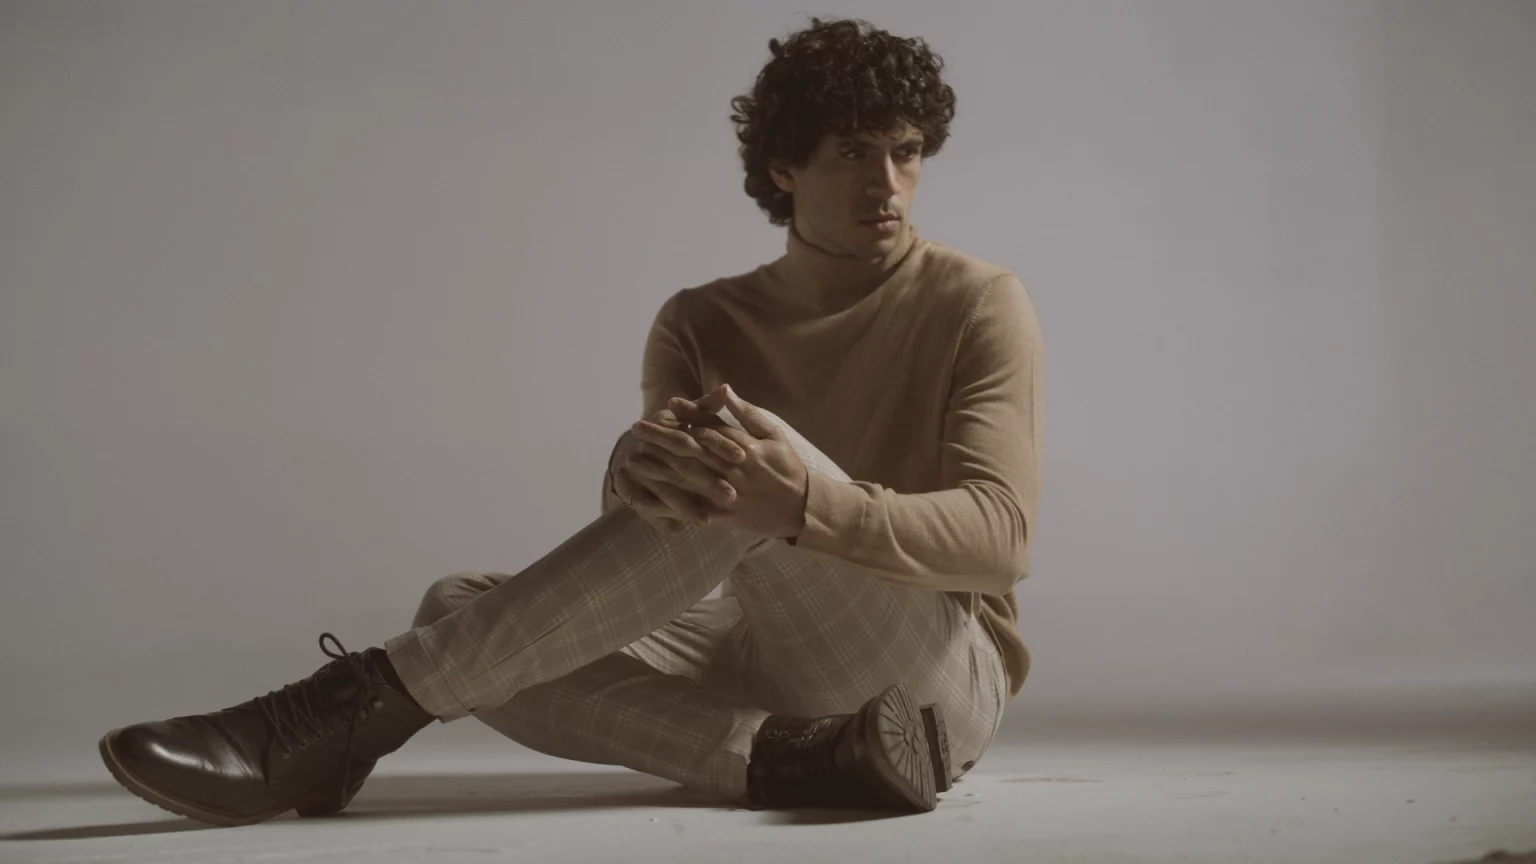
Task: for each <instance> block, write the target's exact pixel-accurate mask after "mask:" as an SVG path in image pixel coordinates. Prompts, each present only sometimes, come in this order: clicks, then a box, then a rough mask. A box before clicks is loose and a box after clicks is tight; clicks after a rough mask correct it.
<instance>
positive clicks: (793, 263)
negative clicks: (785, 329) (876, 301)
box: [780, 222, 918, 311]
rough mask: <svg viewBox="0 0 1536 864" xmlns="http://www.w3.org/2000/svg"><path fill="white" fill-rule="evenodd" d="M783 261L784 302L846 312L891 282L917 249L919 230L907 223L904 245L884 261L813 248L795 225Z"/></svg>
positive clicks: (900, 245)
mask: <svg viewBox="0 0 1536 864" xmlns="http://www.w3.org/2000/svg"><path fill="white" fill-rule="evenodd" d="M787 235H788V236H787V239H786V241H785V255H784V258H783V259H781V261H780V263H781V265H782V270H781V272H782V274H783V276H784V280H783V284H782V285H781V290H783V291H785V292H787V293H788V294H789V295H790V296H786V297H783V299H784V300H787V301H789V302H790V303H792V304H794V305H796V306H803V307H809V308H813V309H817V310H822V311H835V310H840V309H844V308H847V307H848V306H851V305H853V304H855V303H857V302H858V301H859V300H862V299H863V298H864V297H866V296H868V295H869V293H870V292H872V291H874V290H875V289H876V288H878V287H880V286H881V285H882V284H884V283H885V282H886V281H887V280H889V279H890V277H891V276H892V274H893V273H894V272H895V271H896V268H897V267H898V266H900V265H901V263H902V262H903V261H905V260H906V259H907V257H908V254H909V253H910V252H911V251H912V250H913V249H914V248H916V246H917V242H918V237H917V228H916V227H914V226H913V225H912V223H910V222H908V223H906V226H905V233H903V235H902V238H901V242H899V243H897V244H896V245H895V246H894V247H892V249H891V251H890V252H889V253H887V254H886V255H884V256H883V257H881V258H858V257H854V256H852V255H837V254H833V253H831V252H827V251H825V250H823V249H820V248H818V247H816V246H813V245H811V243H810V242H809V241H807V240H806V239H805V238H804V237H801V236H800V232H799V231H797V230H795V225H794V223H793V222H791V223H790V224H789V229H788V231H787Z"/></svg>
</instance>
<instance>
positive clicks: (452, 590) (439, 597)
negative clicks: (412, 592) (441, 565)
mask: <svg viewBox="0 0 1536 864" xmlns="http://www.w3.org/2000/svg"><path fill="white" fill-rule="evenodd" d="M497 575H498V574H492V573H477V572H471V571H466V572H463V573H450V574H448V575H447V576H444V577H442V578H440V579H438V580H436V581H434V582H433V583H432V584H431V585H429V586H427V590H426V593H424V594H422V596H421V603H420V605H418V606H417V607H416V618H415V620H413V621H412V622H411V626H412V627H426V626H428V625H430V624H434V623H436V622H437V621H438V619H440V618H445V617H447V616H448V615H449V614H451V613H452V612H454V611H456V610H457V609H458V608H459V607H461V606H463V605H464V604H466V603H468V602H469V601H471V600H473V599H475V598H476V597H478V596H480V595H481V594H483V593H484V592H486V591H488V590H490V589H491V588H493V587H495V586H496V584H497V583H499V582H500V579H498V578H496V576H497ZM503 578H504V577H503Z"/></svg>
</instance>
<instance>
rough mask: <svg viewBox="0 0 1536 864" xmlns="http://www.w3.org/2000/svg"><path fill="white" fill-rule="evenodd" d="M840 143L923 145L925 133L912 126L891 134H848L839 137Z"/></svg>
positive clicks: (892, 131) (864, 132) (859, 132)
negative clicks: (909, 143) (908, 143)
mask: <svg viewBox="0 0 1536 864" xmlns="http://www.w3.org/2000/svg"><path fill="white" fill-rule="evenodd" d="M838 140H839V141H850V142H857V143H860V144H892V143H895V144H905V143H907V142H913V143H921V142H922V140H923V133H922V131H921V130H918V129H914V128H913V127H911V126H904V127H901V128H898V129H893V130H891V131H889V132H868V131H863V130H860V131H857V132H848V133H844V134H842V135H839V136H838Z"/></svg>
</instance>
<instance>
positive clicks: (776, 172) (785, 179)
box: [768, 162, 795, 195]
mask: <svg viewBox="0 0 1536 864" xmlns="http://www.w3.org/2000/svg"><path fill="white" fill-rule="evenodd" d="M768 176H769V177H770V178H772V180H773V185H775V186H777V187H779V190H780V191H782V192H786V193H788V194H790V195H793V194H795V175H793V174H791V173H789V171H788V169H786V168H785V167H784V166H783V165H782V164H781V163H778V162H770V163H769V164H768Z"/></svg>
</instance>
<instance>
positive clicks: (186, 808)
mask: <svg viewBox="0 0 1536 864" xmlns="http://www.w3.org/2000/svg"><path fill="white" fill-rule="evenodd" d="M122 731H123V730H122V729H113V730H112V731H111V732H108V733H107V734H106V735H103V736H102V738H101V742H100V743H99V744H97V747H96V749H97V750H99V751H100V752H101V761H102V762H104V763H106V766H107V770H108V771H110V772H112V777H113V779H115V780H117V782H118V783H119V784H121V785H122V787H123V788H124V789H127V790H128V791H129V792H132V793H133V794H134V795H137V796H138V797H140V798H142V799H144V800H145V801H148V802H149V803H151V804H153V805H155V806H156V807H159V808H160V809H162V810H166V811H169V812H171V813H175V814H176V815H177V816H185V817H187V818H188V819H195V820H197V821H199V822H206V823H208V824H209V825H218V826H220V827H223V828H235V827H239V826H242V825H255V824H256V823H258V822H265V821H267V820H268V819H271V818H273V817H276V816H281V815H283V814H284V813H287V812H288V811H289V810H297V811H298V812H299V815H301V816H324V815H329V814H331V813H335V812H337V811H338V810H340V809H341V808H340V807H337V806H336V804H335V802H334V801H331V800H329V796H327V797H325V798H321V797H319V796H312V799H311V798H301V799H300V800H299V801H298V802H295V804H294V806H290V807H284V808H282V809H281V810H273V811H271V812H266V813H256V814H244V813H226V812H224V811H222V810H213V809H210V808H208V807H204V806H202V805H199V804H194V803H192V802H191V801H187V800H185V799H183V798H178V797H176V796H175V795H171V794H169V793H166V792H161V791H160V790H159V789H156V788H155V787H153V786H151V785H149V784H148V783H146V782H144V781H143V780H140V779H139V778H138V777H136V776H135V775H134V774H133V772H132V771H129V770H128V768H127V766H125V765H123V763H122V762H120V761H118V758H117V754H116V753H115V752H114V751H113V749H112V746H113V743H114V742H115V741H116V740H117V735H118V733H119V732H122ZM361 787H362V783H361V782H359V783H358V784H357V785H356V786H355V787H353V788H352V789H351V790H349V792H348V795H347V802H346V803H350V802H351V800H352V796H353V795H356V794H357V790H358V789H359V788H361ZM346 803H343V804H342V807H345V806H346Z"/></svg>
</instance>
